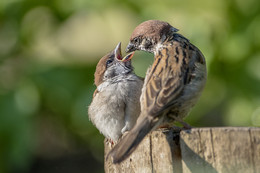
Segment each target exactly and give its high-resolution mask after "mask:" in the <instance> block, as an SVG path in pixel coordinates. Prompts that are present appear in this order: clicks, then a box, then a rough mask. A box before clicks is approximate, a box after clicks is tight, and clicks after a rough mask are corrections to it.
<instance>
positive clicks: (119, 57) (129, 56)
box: [114, 42, 134, 62]
mask: <svg viewBox="0 0 260 173" xmlns="http://www.w3.org/2000/svg"><path fill="white" fill-rule="evenodd" d="M114 54H115V57H116V59H117V60H118V61H121V62H127V61H130V60H131V59H132V57H133V55H134V52H131V53H129V54H127V55H126V56H125V57H122V54H121V42H119V43H118V44H117V46H116V48H115V50H114Z"/></svg>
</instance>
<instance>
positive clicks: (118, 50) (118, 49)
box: [114, 42, 122, 61]
mask: <svg viewBox="0 0 260 173" xmlns="http://www.w3.org/2000/svg"><path fill="white" fill-rule="evenodd" d="M114 54H115V57H116V59H117V60H118V61H122V54H121V42H119V43H118V44H117V46H116V48H115V50H114Z"/></svg>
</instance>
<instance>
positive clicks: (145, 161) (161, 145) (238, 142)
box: [105, 127, 260, 173]
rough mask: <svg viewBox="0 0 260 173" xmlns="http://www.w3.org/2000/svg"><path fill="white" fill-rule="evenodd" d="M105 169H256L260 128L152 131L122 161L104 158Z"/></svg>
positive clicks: (213, 172)
mask: <svg viewBox="0 0 260 173" xmlns="http://www.w3.org/2000/svg"><path fill="white" fill-rule="evenodd" d="M110 150H111V146H109V145H108V144H107V143H105V156H106V154H107V153H108V152H109V151H110ZM105 172H106V173H114V172H115V173H121V172H130V173H131V172H133V173H134V172H136V173H139V172H142V173H150V172H163V173H164V172H166V173H168V172H171V173H172V172H173V173H191V172H192V173H194V172H198V173H217V172H220V173H226V172H231V173H240V172H241V173H251V172H252V173H258V172H259V173H260V128H253V127H221V128H193V129H191V130H183V131H181V132H175V131H174V130H169V131H166V132H163V131H161V130H157V131H153V132H152V133H150V134H149V135H147V136H146V137H145V139H144V140H143V141H142V143H141V144H140V145H139V146H138V147H137V149H136V151H135V152H134V153H133V154H132V155H131V156H130V157H129V158H127V159H126V160H125V161H123V162H122V163H120V164H117V165H115V164H112V162H111V158H109V159H108V160H107V161H105Z"/></svg>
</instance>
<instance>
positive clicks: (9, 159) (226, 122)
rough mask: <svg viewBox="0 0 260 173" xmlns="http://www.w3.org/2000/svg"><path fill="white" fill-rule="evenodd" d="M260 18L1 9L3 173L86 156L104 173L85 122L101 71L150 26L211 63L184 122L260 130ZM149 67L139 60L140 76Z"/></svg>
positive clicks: (166, 7) (130, 6) (144, 7)
mask: <svg viewBox="0 0 260 173" xmlns="http://www.w3.org/2000/svg"><path fill="white" fill-rule="evenodd" d="M259 8H260V1H257V0H248V1H243V0H230V1H225V0H219V1H206V0H198V1H192V0H184V1H175V0H174V1H170V0H164V1H158V2H157V1H153V0H152V1H145V0H138V1H137V0H131V1H130V0H125V1H119V0H110V1H90V0H73V1H65V0H53V1H48V0H37V1H36V0H1V1H0V172H29V171H31V172H33V169H34V168H35V165H37V164H36V161H38V160H39V159H44V160H50V161H51V160H52V159H57V158H61V157H63V156H66V155H71V154H72V155H73V154H74V155H77V154H78V153H82V152H83V153H87V155H88V156H89V157H90V160H88V161H86V162H88V163H89V164H90V166H89V168H93V172H95V171H96V172H102V170H103V168H102V162H103V143H102V140H103V137H102V135H100V134H99V132H98V131H97V130H96V129H95V127H94V126H93V125H92V124H91V123H90V122H89V120H88V116H87V106H88V105H89V104H90V102H91V99H92V94H93V92H94V90H95V87H94V85H93V77H94V75H93V74H94V71H95V66H96V63H97V62H98V60H99V59H100V58H101V57H102V56H103V55H105V54H106V53H107V52H109V51H110V50H112V49H113V48H114V47H115V46H116V45H117V43H118V42H119V41H121V42H122V46H123V47H125V46H126V45H127V43H128V39H129V37H130V34H131V32H132V31H133V29H134V27H135V26H137V25H138V24H139V23H141V22H142V21H144V20H148V19H160V20H165V21H168V22H169V23H171V24H172V25H173V26H175V27H176V28H178V29H180V33H182V34H183V35H185V36H186V37H187V38H189V39H190V41H191V42H192V43H194V44H195V45H196V46H198V47H199V48H200V49H201V51H202V52H203V54H204V55H205V58H206V60H207V67H208V82H207V86H206V88H205V91H204V92H203V94H202V97H201V99H200V101H199V103H198V104H197V106H196V107H195V108H194V109H193V111H192V112H191V115H190V116H189V117H188V118H187V119H186V120H187V122H189V123H190V124H191V125H193V126H260V111H259V108H260V51H259V50H260V41H259V40H260V32H259V31H260V11H259ZM152 61H153V56H152V55H151V54H147V53H141V52H137V53H136V55H135V58H134V59H133V65H134V66H135V71H136V73H137V74H138V75H140V76H144V75H145V71H146V69H147V67H148V66H149V64H151V63H152ZM92 163H99V166H96V167H95V168H94V166H93V164H92ZM83 165H84V164H83ZM94 165H95V164H94ZM100 165H101V166H100ZM78 169H79V170H82V171H83V169H80V167H78ZM57 172H59V171H57ZM60 172H62V170H60Z"/></svg>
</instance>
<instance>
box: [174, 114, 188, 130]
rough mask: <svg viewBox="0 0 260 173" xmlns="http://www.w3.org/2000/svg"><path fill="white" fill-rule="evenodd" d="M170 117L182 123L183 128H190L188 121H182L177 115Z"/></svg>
mask: <svg viewBox="0 0 260 173" xmlns="http://www.w3.org/2000/svg"><path fill="white" fill-rule="evenodd" d="M172 118H173V119H174V120H175V121H177V122H179V123H181V124H182V125H183V128H184V129H186V130H189V129H191V128H192V127H191V125H189V124H188V123H186V122H184V121H183V120H182V119H180V118H179V117H176V116H172Z"/></svg>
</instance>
